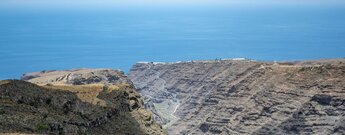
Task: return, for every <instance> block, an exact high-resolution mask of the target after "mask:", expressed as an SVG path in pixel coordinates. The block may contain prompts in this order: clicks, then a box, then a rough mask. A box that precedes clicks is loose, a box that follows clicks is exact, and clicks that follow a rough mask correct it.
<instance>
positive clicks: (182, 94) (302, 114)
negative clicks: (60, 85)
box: [129, 59, 345, 134]
mask: <svg viewBox="0 0 345 135" xmlns="http://www.w3.org/2000/svg"><path fill="white" fill-rule="evenodd" d="M344 63H345V60H344V59H340V60H322V61H306V62H295V63H267V62H256V61H248V60H241V61H237V60H222V61H195V62H182V63H165V64H164V63H138V64H136V65H134V66H133V68H132V69H131V71H130V73H129V78H130V79H131V80H132V82H133V83H134V85H135V86H136V88H137V89H138V91H139V92H140V93H141V94H142V95H143V96H144V99H145V102H146V107H147V108H148V109H150V110H151V111H152V112H153V113H154V114H155V115H154V117H155V119H156V120H157V121H158V122H159V123H161V124H164V125H165V127H167V128H168V132H169V133H170V134H345V126H344V125H345V81H344V80H345V64H344Z"/></svg>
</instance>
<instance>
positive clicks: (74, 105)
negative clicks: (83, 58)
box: [0, 69, 166, 135]
mask: <svg viewBox="0 0 345 135" xmlns="http://www.w3.org/2000/svg"><path fill="white" fill-rule="evenodd" d="M28 75H31V77H29V78H28ZM51 75H54V76H51ZM67 76H70V77H67ZM23 78H26V81H29V82H26V81H19V80H4V81H1V82H0V121H1V122H0V134H4V133H26V134H33V133H39V134H119V135H121V134H123V135H124V134H143V135H144V134H147V135H151V134H156V135H162V134H166V132H165V131H164V130H163V129H162V127H161V126H160V125H158V124H156V122H154V121H153V119H152V114H151V113H150V112H149V111H146V110H145V109H144V108H143V101H142V99H141V97H140V95H139V94H138V93H137V92H136V91H135V89H134V87H133V85H132V84H131V83H130V81H128V80H127V79H126V78H125V76H124V75H123V74H122V73H121V72H119V71H115V70H110V69H78V70H68V71H49V72H48V71H43V72H37V73H30V74H26V75H25V76H24V77H23ZM36 81H39V83H38V82H36ZM30 82H35V83H37V84H39V85H36V84H33V83H30Z"/></svg>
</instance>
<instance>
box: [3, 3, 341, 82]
mask: <svg viewBox="0 0 345 135" xmlns="http://www.w3.org/2000/svg"><path fill="white" fill-rule="evenodd" d="M344 57H345V8H339V7H338V8H331V7H329V8H303V7H298V8H259V9H256V8H235V9H232V8H225V9H204V10H201V9H178V10H163V9H161V10H158V9H156V10H155V9H152V10H142V9H137V10H134V9H133V10H117V9H114V10H97V11H87V10H73V11H51V10H42V11H39V10H32V11H31V10H13V9H1V10H0V79H10V78H19V77H20V76H21V75H22V74H23V73H26V72H33V71H41V70H54V69H55V70H60V69H71V68H114V69H121V70H123V71H125V72H128V71H129V69H130V68H131V66H132V65H133V64H135V63H136V62H138V61H149V62H150V61H158V62H174V61H189V60H203V59H216V58H250V59H256V60H263V61H294V60H310V59H324V58H344Z"/></svg>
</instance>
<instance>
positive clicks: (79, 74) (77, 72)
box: [21, 69, 130, 85]
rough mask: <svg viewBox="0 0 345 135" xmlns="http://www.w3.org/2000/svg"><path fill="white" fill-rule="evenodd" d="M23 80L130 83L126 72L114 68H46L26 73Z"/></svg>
mask: <svg viewBox="0 0 345 135" xmlns="http://www.w3.org/2000/svg"><path fill="white" fill-rule="evenodd" d="M21 80H24V81H28V82H32V83H35V84H38V85H46V84H64V85H85V84H104V83H106V84H113V85H116V84H122V83H130V81H128V79H127V78H126V77H125V75H124V73H123V72H122V71H119V70H113V69H72V70H44V71H41V72H33V73H26V74H24V75H23V76H22V77H21Z"/></svg>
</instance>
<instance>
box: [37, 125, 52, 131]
mask: <svg viewBox="0 0 345 135" xmlns="http://www.w3.org/2000/svg"><path fill="white" fill-rule="evenodd" d="M36 129H37V130H39V131H46V130H48V129H49V126H48V125H47V124H38V125H37V126H36Z"/></svg>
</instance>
